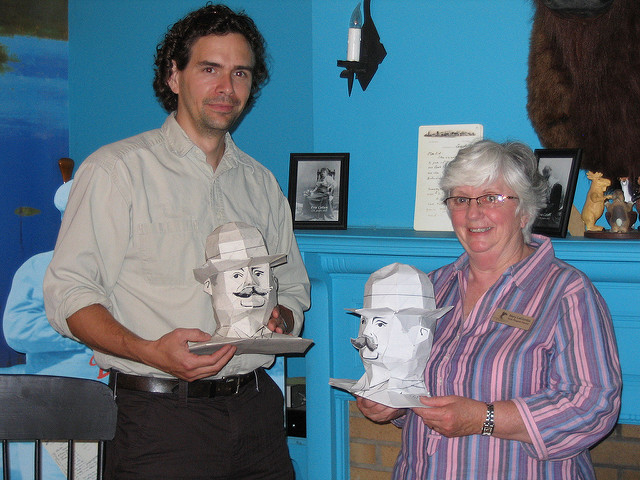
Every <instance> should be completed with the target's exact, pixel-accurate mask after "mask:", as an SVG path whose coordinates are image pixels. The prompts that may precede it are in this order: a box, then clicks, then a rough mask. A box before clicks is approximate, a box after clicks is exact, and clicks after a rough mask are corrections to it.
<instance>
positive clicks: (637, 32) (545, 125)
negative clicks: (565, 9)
mask: <svg viewBox="0 0 640 480" xmlns="http://www.w3.org/2000/svg"><path fill="white" fill-rule="evenodd" d="M534 2H535V3H536V12H535V16H534V20H533V28H532V32H531V45H530V52H529V75H528V77H527V86H528V91H529V98H528V103H527V111H528V113H529V118H530V119H531V122H532V124H533V127H534V129H535V131H536V133H537V134H538V137H539V138H540V142H541V144H542V146H543V147H545V148H582V149H583V160H582V165H581V166H582V168H585V169H588V170H592V171H598V172H602V173H603V174H604V176H605V177H607V178H618V177H622V176H630V177H632V178H635V177H636V176H637V174H638V173H640V160H639V159H640V1H639V0H614V1H613V3H612V5H611V8H610V9H609V10H608V11H607V12H606V13H604V14H602V15H600V16H597V17H595V18H563V17H560V16H557V15H555V14H554V13H553V12H552V11H551V10H549V9H548V8H547V7H545V6H543V5H542V4H541V2H540V0H534Z"/></svg>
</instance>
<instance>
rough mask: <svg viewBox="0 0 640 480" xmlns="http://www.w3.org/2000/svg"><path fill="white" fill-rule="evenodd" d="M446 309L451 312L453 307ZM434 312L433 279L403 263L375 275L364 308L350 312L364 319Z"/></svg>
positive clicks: (394, 264)
mask: <svg viewBox="0 0 640 480" xmlns="http://www.w3.org/2000/svg"><path fill="white" fill-rule="evenodd" d="M445 308H446V310H447V311H448V310H449V309H450V308H451V307H445ZM434 310H436V300H435V297H434V295H433V284H432V283H431V280H429V277H427V274H426V273H424V272H422V271H421V270H418V269H417V268H415V267H413V266H411V265H405V264H403V263H392V264H391V265H387V266H386V267H382V268H381V269H380V270H376V271H375V272H373V273H372V274H371V275H370V276H369V279H368V280H367V283H366V284H365V287H364V299H363V305H362V308H360V309H348V311H350V312H353V313H357V314H358V315H364V316H371V315H388V314H390V313H398V312H403V313H407V314H418V315H419V314H422V313H427V312H432V311H434ZM437 310H438V311H440V310H443V309H437ZM443 314H444V313H443Z"/></svg>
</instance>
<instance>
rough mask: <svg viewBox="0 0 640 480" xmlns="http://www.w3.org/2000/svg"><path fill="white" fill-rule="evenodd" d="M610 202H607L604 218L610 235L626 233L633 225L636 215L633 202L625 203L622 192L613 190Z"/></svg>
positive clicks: (624, 196) (624, 195) (625, 196)
mask: <svg viewBox="0 0 640 480" xmlns="http://www.w3.org/2000/svg"><path fill="white" fill-rule="evenodd" d="M611 197H612V198H611V201H610V202H607V213H606V214H605V218H606V219H607V222H608V223H609V225H611V230H610V232H612V233H627V232H628V231H629V229H630V228H632V227H633V224H634V223H636V218H637V216H638V215H637V213H636V212H634V211H633V202H631V201H626V198H631V197H627V195H626V194H625V192H624V191H622V190H614V191H613V195H611Z"/></svg>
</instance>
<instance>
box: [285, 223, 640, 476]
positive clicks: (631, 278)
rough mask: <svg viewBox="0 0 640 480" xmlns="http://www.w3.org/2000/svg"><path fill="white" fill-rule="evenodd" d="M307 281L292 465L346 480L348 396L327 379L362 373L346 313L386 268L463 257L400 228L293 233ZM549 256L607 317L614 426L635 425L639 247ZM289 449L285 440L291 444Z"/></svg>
mask: <svg viewBox="0 0 640 480" xmlns="http://www.w3.org/2000/svg"><path fill="white" fill-rule="evenodd" d="M296 237H297V239H298V244H299V246H300V251H301V252H302V256H303V259H304V262H305V265H306V267H307V270H308V272H309V277H310V279H311V289H312V290H311V309H310V310H309V311H308V312H307V314H306V320H305V328H304V332H303V333H304V337H305V338H311V339H312V340H313V341H314V346H313V347H312V348H311V349H310V350H309V351H308V353H307V354H306V357H305V360H304V362H305V371H306V393H307V437H306V439H297V440H295V439H294V440H295V441H294V443H295V445H294V448H292V456H293V457H294V460H295V459H296V458H298V459H299V461H298V463H299V464H300V465H303V477H304V478H306V479H309V480H316V479H317V480H325V479H328V478H331V479H336V480H338V479H347V478H349V418H348V402H349V400H353V397H351V396H350V395H348V394H346V393H344V392H342V391H340V390H336V389H334V388H332V387H330V386H329V378H351V379H358V378H360V376H362V374H363V372H364V369H363V367H362V362H361V360H360V357H359V356H358V352H357V351H356V350H355V349H354V348H353V347H352V346H351V343H350V341H349V339H350V338H352V337H355V336H356V334H357V331H358V323H359V320H358V318H357V317H355V316H354V315H352V314H349V313H348V312H346V311H345V309H347V308H359V307H361V306H362V296H363V293H364V284H365V282H366V280H367V278H368V277H369V275H370V274H371V273H372V272H374V271H375V270H377V269H379V268H381V267H383V266H385V265H388V264H390V263H393V262H400V263H406V264H409V265H414V266H416V267H417V268H419V269H421V270H423V271H425V272H429V271H431V270H433V269H435V268H438V267H440V266H442V265H444V264H447V263H450V262H452V261H453V260H454V259H456V258H457V257H458V256H459V255H460V254H461V253H462V251H463V250H462V247H461V246H460V244H459V243H458V240H457V239H456V238H455V236H454V234H453V233H449V232H416V231H413V230H405V229H386V228H385V229H375V228H349V229H347V230H313V231H311V230H308V231H296ZM553 246H554V248H555V251H556V255H557V256H558V257H559V258H561V259H563V260H565V261H566V262H568V263H570V264H572V265H574V266H575V267H577V268H579V269H580V270H582V271H583V272H585V273H586V274H587V275H588V276H589V277H590V278H591V280H592V281H593V282H594V284H595V285H596V287H597V288H598V290H599V291H600V293H601V294H602V295H603V297H604V298H605V300H606V301H607V304H608V306H609V309H610V310H611V313H612V316H613V322H614V327H615V331H616V337H617V341H618V348H619V352H620V360H621V363H622V372H623V381H624V387H623V394H622V411H621V414H620V419H619V423H625V424H640V362H639V361H638V360H637V359H636V352H637V351H638V345H640V242H638V241H633V240H594V239H586V238H581V237H570V238H566V239H553ZM290 444H291V439H290Z"/></svg>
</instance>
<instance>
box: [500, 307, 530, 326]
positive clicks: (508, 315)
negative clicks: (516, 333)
mask: <svg viewBox="0 0 640 480" xmlns="http://www.w3.org/2000/svg"><path fill="white" fill-rule="evenodd" d="M491 321H492V322H498V323H503V324H505V325H509V326H510V327H516V328H520V329H522V330H529V329H530V328H531V325H533V322H535V321H536V319H535V318H533V317H527V316H526V315H522V314H520V313H515V312H510V311H509V310H504V309H502V308H498V309H497V310H496V312H495V313H494V314H493V316H492V317H491Z"/></svg>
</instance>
